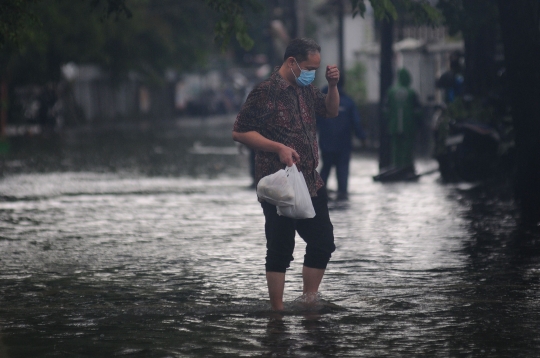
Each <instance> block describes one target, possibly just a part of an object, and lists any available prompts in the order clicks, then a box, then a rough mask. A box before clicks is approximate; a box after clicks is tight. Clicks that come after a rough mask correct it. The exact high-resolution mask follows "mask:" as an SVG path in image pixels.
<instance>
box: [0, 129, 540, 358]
mask: <svg viewBox="0 0 540 358" xmlns="http://www.w3.org/2000/svg"><path fill="white" fill-rule="evenodd" d="M229 122H230V121H229ZM229 122H226V123H225V124H223V123H221V124H220V123H214V124H212V123H207V124H205V125H202V126H201V125H195V124H194V125H192V126H189V125H184V126H183V127H182V126H179V127H175V128H173V129H168V130H165V131H164V130H159V131H157V132H147V131H138V130H137V131H132V132H129V133H127V134H126V133H125V132H124V134H122V135H119V134H118V133H117V132H107V133H90V134H89V133H84V134H81V133H78V134H72V135H71V137H70V136H68V137H63V138H62V139H61V140H59V143H56V144H54V145H52V147H53V149H51V148H48V149H47V148H44V147H43V146H44V144H43V143H41V144H40V143H38V144H34V145H35V146H36V147H35V148H31V149H26V151H25V150H23V149H21V148H28V146H29V144H25V145H23V144H20V145H19V147H17V145H15V146H14V152H13V153H12V154H10V155H11V156H12V157H11V159H10V160H9V161H8V163H7V166H8V167H9V168H11V169H10V170H11V171H10V172H8V173H7V174H6V175H5V177H4V178H3V179H1V180H0V195H1V200H0V357H9V358H12V357H49V356H50V357H115V356H120V357H123V356H125V357H374V356H377V357H400V356H407V357H412V356H417V357H418V356H426V357H510V356H511V357H536V356H538V352H539V351H540V321H539V318H540V315H539V313H540V249H539V247H540V238H539V237H538V236H535V234H527V233H522V232H520V231H518V229H517V228H516V226H515V223H514V218H513V210H512V205H511V203H509V202H507V201H505V200H502V199H492V198H490V197H489V196H486V195H485V194H484V193H483V191H482V188H481V187H480V188H479V187H474V186H472V185H464V184H460V185H443V184H441V183H440V182H439V180H438V174H437V173H433V174H430V175H425V176H423V177H421V178H420V180H419V181H418V182H415V183H393V184H381V183H376V182H373V180H372V178H371V176H372V175H374V174H376V173H377V161H376V158H375V157H374V156H370V155H366V154H362V153H356V154H355V155H354V156H353V159H352V163H351V178H350V184H349V185H350V199H349V201H348V202H335V201H332V202H331V203H330V207H331V218H332V221H333V223H334V230H335V237H336V246H337V250H336V252H335V254H334V255H333V257H332V260H331V263H330V264H329V267H328V270H327V274H326V276H325V279H324V281H323V284H322V287H321V293H322V299H323V301H322V304H321V305H320V306H318V307H317V308H316V309H314V310H306V309H305V308H304V307H303V306H301V305H298V304H296V303H295V302H294V300H295V299H296V298H297V297H298V296H300V295H301V289H302V287H301V267H302V258H303V251H304V249H305V244H304V243H303V242H302V240H301V239H299V238H297V246H296V251H295V260H294V261H293V263H292V266H291V269H290V271H289V272H288V275H287V283H286V293H285V300H286V312H285V314H284V315H283V316H282V317H281V319H279V318H280V317H276V316H275V315H273V314H272V313H271V312H270V311H269V303H268V299H267V292H266V282H265V276H264V256H265V238H264V217H263V215H262V209H261V207H260V205H259V204H258V203H257V200H256V197H255V193H254V191H253V189H249V188H248V187H249V185H250V183H251V181H250V178H249V176H248V169H247V155H246V154H237V153H236V151H235V150H236V149H235V148H234V144H233V143H232V141H231V140H230V123H229ZM47 143H48V142H47ZM434 165H435V164H434V163H433V162H432V161H430V160H419V161H418V171H419V172H422V171H427V170H429V169H431V168H433V166H434ZM36 168H38V169H36ZM335 184H336V182H335V179H333V177H332V179H331V180H330V182H329V188H330V189H333V188H335ZM331 194H332V193H331Z"/></svg>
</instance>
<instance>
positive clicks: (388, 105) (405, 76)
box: [384, 68, 422, 173]
mask: <svg viewBox="0 0 540 358" xmlns="http://www.w3.org/2000/svg"><path fill="white" fill-rule="evenodd" d="M410 84H411V75H410V74H409V71H407V70H406V69H404V68H402V69H400V70H399V72H398V82H397V84H396V85H394V86H393V87H392V88H390V90H389V91H388V94H387V97H386V100H385V105H384V114H385V117H386V120H387V121H388V134H389V135H390V145H391V152H390V153H391V166H392V167H393V168H396V169H404V170H406V171H407V172H411V173H414V172H415V169H414V157H413V154H414V145H415V139H416V133H417V131H418V128H419V123H420V119H421V115H422V111H421V106H420V101H419V100H418V95H417V94H416V92H415V91H414V90H413V89H411V88H409V86H410Z"/></svg>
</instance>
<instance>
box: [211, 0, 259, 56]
mask: <svg viewBox="0 0 540 358" xmlns="http://www.w3.org/2000/svg"><path fill="white" fill-rule="evenodd" d="M206 4H207V5H208V6H209V7H210V8H211V9H213V10H215V11H216V12H217V13H218V14H220V16H221V17H220V19H219V20H218V21H217V22H216V25H215V26H214V34H215V39H214V40H215V42H216V43H220V44H221V50H222V51H225V50H226V49H227V47H228V46H229V42H230V39H231V37H232V36H233V35H234V36H235V38H236V40H237V41H238V43H239V44H240V46H242V48H244V49H245V50H250V49H251V48H252V47H253V44H254V43H253V39H252V38H251V37H250V36H249V34H248V28H249V24H248V23H247V21H246V16H245V13H246V10H252V11H254V12H255V13H259V12H261V11H262V10H263V9H264V7H263V5H262V4H261V3H260V2H259V1H258V0H206Z"/></svg>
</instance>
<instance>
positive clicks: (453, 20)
mask: <svg viewBox="0 0 540 358" xmlns="http://www.w3.org/2000/svg"><path fill="white" fill-rule="evenodd" d="M437 8H438V9H439V10H440V12H441V13H442V15H443V16H444V23H445V25H446V26H448V32H449V33H450V35H455V34H457V33H459V32H464V33H466V34H468V35H472V36H475V34H476V32H478V29H481V28H483V27H485V26H486V25H487V24H495V23H497V22H498V21H499V14H498V9H497V4H496V2H494V1H491V0H475V1H470V0H439V2H438V3H437Z"/></svg>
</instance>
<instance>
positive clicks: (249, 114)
mask: <svg viewBox="0 0 540 358" xmlns="http://www.w3.org/2000/svg"><path fill="white" fill-rule="evenodd" d="M278 69H279V67H278V68H276V69H275V70H274V72H273V73H272V75H271V76H270V78H268V79H267V80H265V81H263V82H261V83H260V84H259V85H257V86H256V87H255V88H254V89H253V90H252V91H251V92H250V94H249V95H248V97H247V100H246V102H245V103H244V105H243V106H242V108H241V109H240V112H239V113H238V116H237V117H236V122H235V123H234V129H233V130H234V131H235V132H239V133H245V132H250V131H256V132H258V133H259V134H261V135H262V136H263V137H265V138H267V139H270V140H272V141H275V142H279V143H282V144H284V145H286V146H288V147H290V148H293V149H294V150H296V152H297V153H298V155H299V156H300V161H299V163H297V165H296V166H297V167H298V170H299V171H300V172H302V173H303V174H304V178H305V180H306V184H307V187H308V190H309V193H310V195H311V196H317V190H319V189H320V188H321V187H322V186H323V185H324V183H323V181H322V179H321V177H320V175H319V173H318V172H317V170H316V168H317V166H318V165H319V148H318V144H317V122H316V116H320V117H324V116H326V104H325V98H326V95H325V94H324V93H322V92H321V91H320V90H319V89H318V88H317V87H315V86H313V85H308V86H293V85H291V84H289V83H288V82H287V81H286V80H285V79H284V78H283V77H281V75H280V74H279V72H278V71H277V70H278ZM283 168H285V165H284V164H283V163H281V162H280V160H279V155H278V154H277V153H271V152H263V151H257V152H256V154H255V182H257V183H258V182H259V180H260V179H261V178H263V177H265V176H267V175H270V174H273V173H275V172H277V171H278V170H280V169H283Z"/></svg>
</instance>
